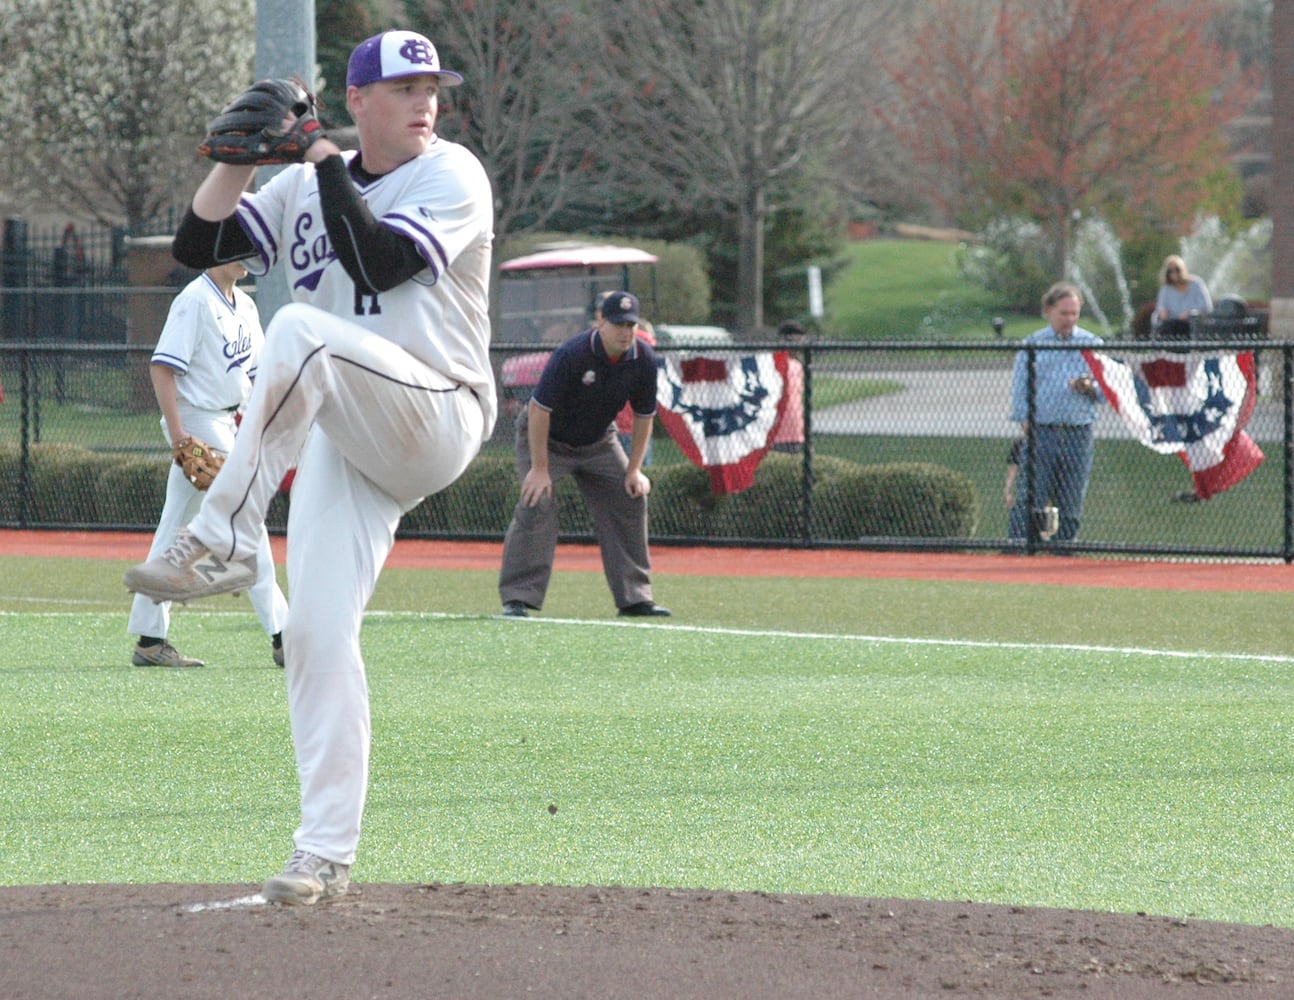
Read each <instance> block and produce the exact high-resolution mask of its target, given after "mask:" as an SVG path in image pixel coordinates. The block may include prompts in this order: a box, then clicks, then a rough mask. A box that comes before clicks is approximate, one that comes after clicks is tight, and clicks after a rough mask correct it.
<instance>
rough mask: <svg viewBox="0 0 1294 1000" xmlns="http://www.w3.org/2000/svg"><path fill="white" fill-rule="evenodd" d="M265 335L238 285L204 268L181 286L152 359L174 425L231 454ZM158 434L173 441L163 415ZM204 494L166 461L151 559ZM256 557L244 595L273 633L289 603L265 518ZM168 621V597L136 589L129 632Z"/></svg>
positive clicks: (157, 631) (159, 632)
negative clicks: (166, 389) (176, 416)
mask: <svg viewBox="0 0 1294 1000" xmlns="http://www.w3.org/2000/svg"><path fill="white" fill-rule="evenodd" d="M264 342H265V334H264V333H263V332H262V330H261V320H260V316H259V315H258V314H257V312H256V303H254V302H253V301H252V299H251V296H249V295H248V294H247V293H246V292H244V291H243V290H242V289H241V288H238V287H235V288H234V298H233V301H232V302H230V301H229V300H228V299H226V298H225V294H224V292H222V291H221V290H220V289H219V287H217V285H216V283H215V282H214V281H212V280H211V276H210V275H208V274H200V275H198V277H197V278H195V279H194V280H193V281H191V282H189V283H188V284H187V285H186V286H185V287H184V288H182V289H181V290H180V292H179V294H178V295H176V296H175V299H174V301H172V302H171V308H170V311H169V312H168V313H167V316H166V323H165V325H163V327H162V332H161V334H160V335H159V336H158V338H157V346H156V347H155V348H154V349H153V356H152V359H151V360H150V364H162V365H167V366H168V367H170V368H173V369H175V374H176V379H175V395H176V397H177V402H178V408H179V411H180V424H181V425H182V426H183V427H184V430H185V431H186V432H187V433H189V434H191V435H193V436H194V437H197V438H201V439H202V440H203V441H205V442H207V444H209V445H211V447H213V448H215V449H216V450H217V451H222V452H224V453H226V454H228V453H229V450H230V449H231V448H233V446H234V427H235V424H234V411H235V410H237V409H238V408H239V407H241V406H242V405H243V404H244V403H245V402H246V401H247V398H248V396H250V395H251V391H252V379H253V378H255V377H256V364H257V359H258V357H259V356H260V352H261V347H262V345H263V344H264ZM162 434H163V436H164V437H165V438H166V443H167V445H168V446H169V445H171V444H173V443H174V442H172V441H171V438H170V434H169V433H168V432H167V429H166V419H165V418H163V419H162ZM203 495H204V494H203V493H202V491H200V490H199V489H197V488H196V487H195V486H194V485H193V484H192V483H191V482H189V480H188V478H187V477H186V476H185V475H184V470H183V469H181V468H180V467H179V466H178V465H176V464H175V463H174V462H172V463H171V471H170V473H169V474H168V475H167V479H166V500H165V502H164V503H163V504H162V513H161V516H160V517H159V518H158V521H157V530H156V531H155V532H154V533H153V543H152V546H151V547H150V548H149V550H148V557H149V558H150V559H152V558H153V557H154V556H158V555H160V554H161V553H162V552H163V551H165V550H166V549H167V548H168V547H170V545H171V543H172V542H174V541H175V536H176V533H177V532H179V530H180V529H181V528H182V527H184V525H186V524H188V523H189V521H191V520H192V519H193V517H194V515H195V514H197V512H198V508H199V507H200V506H201V504H202V498H203ZM256 558H257V567H256V568H257V577H256V583H255V585H254V586H252V587H251V588H249V589H248V591H247V596H248V598H249V599H250V600H251V602H252V608H253V609H254V610H255V612H256V616H257V618H259V619H260V622H261V627H262V628H264V629H265V632H266V634H267V635H276V634H277V633H279V632H280V631H282V629H283V623H284V622H285V621H286V620H287V614H288V605H287V601H286V600H285V599H284V597H283V591H282V590H280V589H279V585H278V580H277V579H276V578H275V575H274V560H273V556H272V554H271V552H270V536H269V534H268V532H266V531H265V530H264V526H263V525H262V530H261V535H260V538H259V539H258V542H257V556H256ZM170 626H171V602H170V601H162V602H160V603H156V604H155V603H153V600H152V598H150V597H145V596H144V595H143V594H136V595H135V599H134V600H133V601H132V602H131V605H130V620H129V621H128V622H127V624H126V631H127V632H128V633H130V634H131V635H148V636H156V637H157V638H159V639H165V638H166V636H167V633H168V632H169V630H170Z"/></svg>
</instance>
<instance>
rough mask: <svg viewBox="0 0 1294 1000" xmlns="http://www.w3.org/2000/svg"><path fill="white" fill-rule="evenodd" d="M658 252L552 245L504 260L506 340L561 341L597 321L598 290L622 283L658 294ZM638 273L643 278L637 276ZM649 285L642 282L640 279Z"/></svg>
mask: <svg viewBox="0 0 1294 1000" xmlns="http://www.w3.org/2000/svg"><path fill="white" fill-rule="evenodd" d="M655 263H656V256H655V255H654V254H650V253H648V252H647V251H645V250H639V249H638V248H636V247H621V246H609V245H587V244H571V245H561V246H551V247H548V248H546V249H543V250H540V251H537V252H536V253H531V254H526V255H525V256H523V257H513V258H512V259H511V260H506V261H504V262H503V263H502V264H500V265H499V301H500V316H499V329H498V331H496V336H495V338H494V339H495V342H496V343H501V344H550V345H552V344H559V343H561V342H562V341H563V340H565V339H566V338H567V337H569V336H571V335H572V334H575V333H578V332H579V331H580V330H582V329H584V328H585V327H587V326H588V325H589V324H590V323H592V322H593V308H594V304H595V303H596V302H597V297H598V293H599V292H610V291H615V290H617V289H624V290H626V291H631V292H634V293H635V294H636V295H637V296H638V298H639V299H642V298H644V296H646V297H647V298H648V300H649V301H654V300H655V297H656V296H655V287H654V286H655V270H654V269H649V270H648V271H647V278H646V281H645V282H644V280H643V269H642V268H640V267H634V265H642V264H647V265H651V264H655ZM635 274H637V276H638V281H637V282H634V281H633V278H634V276H635ZM644 284H646V285H648V286H651V287H649V288H642V287H638V286H641V285H644Z"/></svg>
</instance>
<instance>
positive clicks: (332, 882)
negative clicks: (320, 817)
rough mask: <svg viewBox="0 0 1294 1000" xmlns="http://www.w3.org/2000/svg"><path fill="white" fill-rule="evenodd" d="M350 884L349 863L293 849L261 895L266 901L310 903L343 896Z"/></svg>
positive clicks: (304, 904) (267, 881)
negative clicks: (344, 863)
mask: <svg viewBox="0 0 1294 1000" xmlns="http://www.w3.org/2000/svg"><path fill="white" fill-rule="evenodd" d="M349 887H350V865H343V864H339V863H338V862H336V861H329V860H328V859H327V858H321V857H319V855H317V854H311V853H310V852H309V851H293V852H292V857H290V858H288V863H287V864H286V865H285V866H284V868H283V871H282V872H280V873H279V874H278V875H275V876H273V877H272V878H268V879H266V880H265V884H264V885H263V886H262V887H261V895H262V896H263V897H264V898H265V901H266V902H267V903H286V904H288V905H289V906H309V905H311V904H312V903H317V902H319V901H320V900H327V899H333V898H335V897H337V896H341V895H344V894H345V892H346V890H347V889H348V888H349Z"/></svg>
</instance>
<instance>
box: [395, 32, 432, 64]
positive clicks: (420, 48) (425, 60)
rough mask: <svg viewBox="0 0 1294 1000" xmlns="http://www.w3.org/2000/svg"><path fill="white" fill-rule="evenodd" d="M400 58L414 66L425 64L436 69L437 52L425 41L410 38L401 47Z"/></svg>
mask: <svg viewBox="0 0 1294 1000" xmlns="http://www.w3.org/2000/svg"><path fill="white" fill-rule="evenodd" d="M400 57H401V58H402V59H404V60H406V61H407V62H411V63H414V64H420V63H421V64H425V65H427V66H430V67H431V68H432V69H436V68H437V66H436V50H435V49H434V48H432V47H431V45H430V44H429V43H428V42H427V41H426V40H424V39H421V38H408V39H405V42H404V44H403V45H401V46H400Z"/></svg>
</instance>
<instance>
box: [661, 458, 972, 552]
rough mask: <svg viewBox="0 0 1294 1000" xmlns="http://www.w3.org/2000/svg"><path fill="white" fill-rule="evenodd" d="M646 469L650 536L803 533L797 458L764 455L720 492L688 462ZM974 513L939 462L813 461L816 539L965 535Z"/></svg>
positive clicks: (962, 488)
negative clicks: (736, 485)
mask: <svg viewBox="0 0 1294 1000" xmlns="http://www.w3.org/2000/svg"><path fill="white" fill-rule="evenodd" d="M648 473H649V475H651V477H652V482H653V486H652V492H651V501H650V502H651V532H652V534H653V535H654V536H659V537H680V538H686V537H701V538H707V537H708V538H729V539H760V540H774V541H775V540H778V539H785V540H787V541H796V540H799V539H801V538H803V537H804V535H805V525H804V467H803V461H802V459H801V458H800V456H798V455H785V454H781V453H777V452H773V453H770V454H769V455H767V456H766V457H765V458H764V460H763V461H762V462H761V463H760V465H759V468H758V469H757V470H756V471H755V482H754V485H753V486H751V487H750V489H747V490H743V491H742V492H741V493H731V494H725V495H723V496H715V495H713V493H712V492H711V490H710V477H709V474H708V473H707V472H706V471H705V470H704V469H699V468H697V467H696V466H694V465H692V464H691V463H683V464H677V465H671V466H663V467H660V468H657V469H654V470H651V469H649V470H648ZM977 516H978V501H977V499H976V495H975V487H974V484H973V483H972V482H971V480H970V479H969V478H968V477H966V476H964V475H962V474H961V473H958V472H954V471H952V470H951V469H947V468H944V467H943V466H939V465H931V464H928V463H918V462H911V463H897V464H892V465H860V464H858V463H856V462H850V461H848V460H847V459H843V458H836V457H833V456H826V455H824V456H817V457H815V459H814V461H813V502H812V518H813V535H814V537H815V538H816V539H818V540H823V541H853V540H856V539H859V538H866V537H906V538H926V537H933V538H953V537H968V536H970V535H971V534H973V533H974V530H975V522H976V519H977Z"/></svg>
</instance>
